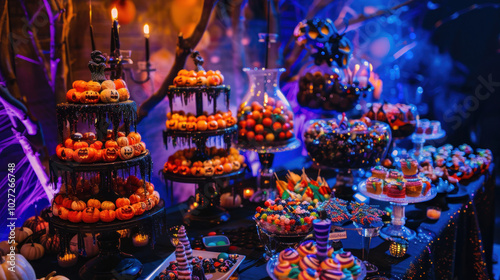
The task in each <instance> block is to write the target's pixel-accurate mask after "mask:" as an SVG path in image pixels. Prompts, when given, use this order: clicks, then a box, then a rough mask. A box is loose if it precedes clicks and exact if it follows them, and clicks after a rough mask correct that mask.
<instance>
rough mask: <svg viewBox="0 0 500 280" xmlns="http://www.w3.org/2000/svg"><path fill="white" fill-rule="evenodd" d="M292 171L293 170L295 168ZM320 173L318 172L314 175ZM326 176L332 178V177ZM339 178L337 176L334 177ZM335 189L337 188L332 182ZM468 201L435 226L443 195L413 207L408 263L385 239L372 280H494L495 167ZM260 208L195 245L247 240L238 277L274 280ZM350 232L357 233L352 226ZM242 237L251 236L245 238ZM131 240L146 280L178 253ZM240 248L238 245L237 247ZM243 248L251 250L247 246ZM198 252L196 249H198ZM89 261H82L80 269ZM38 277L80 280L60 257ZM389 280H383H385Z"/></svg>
mask: <svg viewBox="0 0 500 280" xmlns="http://www.w3.org/2000/svg"><path fill="white" fill-rule="evenodd" d="M305 160H306V159H305V158H297V159H295V160H294V161H290V162H288V163H287V165H289V166H290V167H292V166H304V165H305V163H304V162H305ZM291 169H292V168H291ZM311 172H315V171H311ZM322 175H323V176H325V177H326V178H329V177H330V176H327V175H328V174H327V172H325V173H323V171H322ZM331 178H335V176H331ZM329 183H331V182H329ZM236 184H242V185H244V186H247V185H248V186H251V185H252V184H255V178H253V179H248V180H244V181H242V182H239V183H236ZM466 189H467V192H468V194H469V195H468V196H465V197H463V198H459V199H456V198H455V199H454V200H451V201H450V200H449V199H448V200H449V201H448V203H447V207H448V208H449V209H443V211H442V213H441V218H440V219H439V220H437V221H432V220H430V219H428V218H427V217H426V209H427V207H428V206H436V205H440V206H441V207H443V206H444V205H443V204H442V203H443V202H444V200H443V198H442V197H440V196H439V195H438V197H436V198H435V199H433V200H431V201H428V202H423V203H420V204H414V205H409V206H408V207H407V208H406V215H407V218H408V219H407V222H406V226H408V227H409V228H411V229H413V230H415V231H416V232H417V237H416V238H415V239H413V240H411V241H409V243H410V244H409V248H408V251H407V254H406V255H405V257H403V258H401V259H396V258H393V257H391V256H390V255H389V253H388V249H389V245H390V242H389V241H385V240H383V239H382V238H373V239H372V245H371V252H370V255H369V256H368V261H370V262H371V263H373V264H374V265H376V266H377V267H378V268H379V271H378V272H377V273H375V274H370V275H368V277H370V276H374V275H379V276H384V277H387V278H388V279H418V278H421V279H454V278H455V277H458V279H490V275H492V274H491V271H492V270H491V268H492V261H491V260H492V251H493V232H494V174H493V166H490V169H489V172H487V173H486V174H484V175H482V176H480V177H479V178H477V179H476V180H474V181H472V182H470V183H469V184H468V185H467V187H466ZM370 203H371V204H377V205H380V206H381V207H380V208H381V209H384V208H385V207H386V206H388V205H389V204H388V203H384V202H379V201H370ZM257 206H258V205H257V204H246V205H245V206H244V207H242V208H237V209H232V210H229V212H230V214H231V217H232V218H231V221H229V222H227V223H223V224H220V225H217V226H213V227H206V226H199V227H197V226H196V225H192V226H191V227H189V228H188V235H189V237H190V239H191V243H193V242H195V239H199V237H200V236H201V235H207V234H208V233H209V232H212V231H214V232H217V233H218V234H226V235H233V236H234V235H236V236H240V238H241V239H244V240H239V241H238V242H239V243H240V246H239V247H238V248H237V250H235V251H231V253H238V254H242V255H245V256H246V258H245V261H244V262H243V263H242V264H241V265H240V267H239V268H238V270H237V272H236V273H235V274H234V275H239V276H240V279H270V278H269V277H268V275H267V272H266V263H265V260H264V258H263V257H262V255H263V253H264V248H263V246H262V244H259V242H255V238H256V230H255V222H254V221H253V220H252V216H253V214H254V209H255V208H256V207H257ZM185 207H186V206H185V205H183V204H180V205H177V206H174V207H171V208H168V209H166V211H167V217H168V218H167V221H168V226H173V225H177V224H181V223H182V215H181V213H182V212H183V211H184V209H185ZM347 227H350V228H354V226H353V225H352V224H351V225H349V226H347ZM241 232H245V233H244V234H242V233H241ZM361 238H362V237H361V236H360V235H359V234H358V233H357V232H356V231H354V230H352V231H351V230H348V231H347V239H344V240H342V243H343V246H344V248H345V249H347V250H350V251H352V252H353V254H354V255H356V256H358V257H360V256H361V248H362V246H361ZM131 243H132V242H131V241H130V240H125V241H123V242H122V245H121V250H122V251H124V252H126V253H132V254H133V255H134V256H135V257H136V258H137V259H139V260H140V261H141V262H142V263H143V264H144V270H143V273H142V276H141V278H139V279H145V277H146V276H147V275H149V274H150V273H151V272H152V271H154V270H155V269H156V267H157V266H159V265H160V264H161V263H162V261H163V260H164V259H165V258H167V257H168V256H169V255H170V254H171V253H172V252H173V251H174V247H173V246H172V245H171V244H170V239H169V238H168V236H165V237H159V238H158V242H157V244H156V246H155V249H154V250H151V249H150V248H148V247H143V248H135V247H133V246H132V244H131ZM233 243H234V242H233ZM241 244H246V245H245V246H241ZM193 249H196V245H193ZM86 261H87V260H84V259H82V258H80V259H79V263H78V265H77V267H79V266H81V265H83V264H84V263H85V262H86ZM32 265H33V267H34V269H35V271H36V272H37V277H43V276H45V275H47V274H48V273H50V272H51V271H52V270H53V268H57V271H58V273H59V274H62V275H66V276H67V277H69V278H70V279H78V276H77V271H78V269H75V267H72V268H59V267H58V266H57V260H56V258H55V257H54V256H45V257H44V258H43V259H41V260H38V261H34V262H32ZM382 279H383V278H382Z"/></svg>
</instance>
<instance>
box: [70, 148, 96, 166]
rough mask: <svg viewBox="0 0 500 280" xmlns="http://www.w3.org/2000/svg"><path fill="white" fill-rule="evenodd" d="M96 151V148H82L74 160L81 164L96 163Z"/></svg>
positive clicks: (75, 153)
mask: <svg viewBox="0 0 500 280" xmlns="http://www.w3.org/2000/svg"><path fill="white" fill-rule="evenodd" d="M95 154H96V150H95V149H94V148H81V149H77V150H75V152H74V153H73V159H74V160H75V161H76V162H80V163H90V162H93V161H94V158H95Z"/></svg>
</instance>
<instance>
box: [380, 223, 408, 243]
mask: <svg viewBox="0 0 500 280" xmlns="http://www.w3.org/2000/svg"><path fill="white" fill-rule="evenodd" d="M415 236H416V233H415V231H413V230H411V229H409V228H407V227H405V226H404V225H392V224H389V225H387V226H385V227H383V228H382V229H381V230H380V237H382V238H383V239H385V240H392V239H393V238H395V237H399V238H404V239H407V240H412V239H413V238H415Z"/></svg>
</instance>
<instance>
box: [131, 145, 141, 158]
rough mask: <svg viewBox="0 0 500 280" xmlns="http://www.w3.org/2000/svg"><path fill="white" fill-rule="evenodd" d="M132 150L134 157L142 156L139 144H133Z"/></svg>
mask: <svg viewBox="0 0 500 280" xmlns="http://www.w3.org/2000/svg"><path fill="white" fill-rule="evenodd" d="M132 148H134V157H138V156H140V155H141V154H142V145H141V144H140V143H137V144H134V145H133V146H132Z"/></svg>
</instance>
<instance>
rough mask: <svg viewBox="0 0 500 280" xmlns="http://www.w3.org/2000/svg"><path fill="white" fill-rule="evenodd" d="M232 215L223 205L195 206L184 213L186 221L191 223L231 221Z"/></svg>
mask: <svg viewBox="0 0 500 280" xmlns="http://www.w3.org/2000/svg"><path fill="white" fill-rule="evenodd" d="M230 218H231V215H229V213H228V212H227V211H226V210H225V209H224V208H222V207H219V206H214V207H207V208H203V209H201V208H195V209H193V210H191V211H189V212H188V213H186V214H185V215H184V222H185V223H186V224H188V225H189V224H191V222H197V223H203V224H220V223H223V222H227V221H229V219H230Z"/></svg>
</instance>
